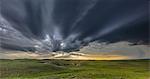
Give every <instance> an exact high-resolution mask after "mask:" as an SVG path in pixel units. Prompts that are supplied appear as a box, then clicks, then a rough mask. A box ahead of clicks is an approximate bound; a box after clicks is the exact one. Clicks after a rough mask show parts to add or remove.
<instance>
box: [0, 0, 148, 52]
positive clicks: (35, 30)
mask: <svg viewBox="0 0 150 79" xmlns="http://www.w3.org/2000/svg"><path fill="white" fill-rule="evenodd" d="M0 10H1V11H0V16H1V17H0V19H2V20H0V24H1V25H0V31H4V28H7V29H6V30H8V31H9V32H10V30H9V29H10V28H11V29H13V32H11V33H12V35H13V36H12V35H7V36H6V34H0V35H1V38H0V40H1V42H2V43H1V45H2V46H1V47H4V48H8V49H11V46H14V47H13V49H15V47H17V48H18V47H22V48H23V49H24V48H25V49H26V48H30V47H31V48H34V47H35V48H38V50H41V49H44V50H51V51H54V50H65V49H67V50H68V49H69V50H70V49H75V48H78V47H80V46H81V45H82V44H83V43H88V42H90V41H94V40H99V41H102V40H103V41H108V42H117V41H124V40H126V41H131V42H138V41H142V42H147V43H148V0H36V1H35V0H11V1H10V0H1V1H0ZM3 19H4V20H5V21H6V22H5V23H4V20H3ZM14 32H16V33H14ZM0 33H1V32H0ZM7 33H8V32H7ZM9 34H10V33H9ZM18 38H20V39H18ZM6 39H7V40H6ZM12 42H13V43H12ZM15 43H17V44H15ZM22 44H23V46H21V45H22Z"/></svg>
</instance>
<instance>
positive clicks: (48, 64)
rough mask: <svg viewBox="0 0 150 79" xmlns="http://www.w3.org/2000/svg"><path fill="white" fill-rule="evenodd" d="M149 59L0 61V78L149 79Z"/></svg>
mask: <svg viewBox="0 0 150 79" xmlns="http://www.w3.org/2000/svg"><path fill="white" fill-rule="evenodd" d="M148 78H149V60H122V61H121V60H117V61H79V60H31V59H22V60H0V79H148Z"/></svg>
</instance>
